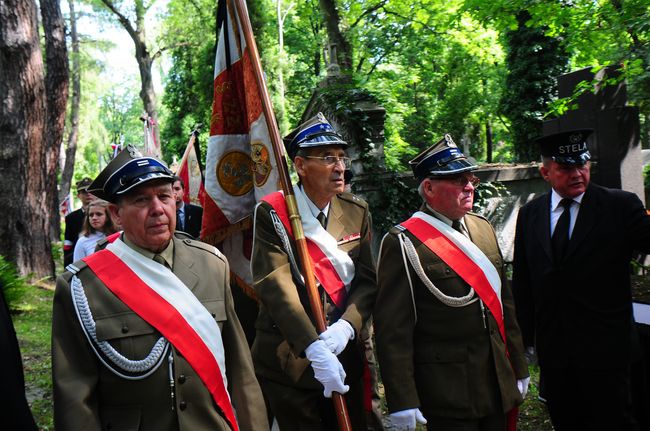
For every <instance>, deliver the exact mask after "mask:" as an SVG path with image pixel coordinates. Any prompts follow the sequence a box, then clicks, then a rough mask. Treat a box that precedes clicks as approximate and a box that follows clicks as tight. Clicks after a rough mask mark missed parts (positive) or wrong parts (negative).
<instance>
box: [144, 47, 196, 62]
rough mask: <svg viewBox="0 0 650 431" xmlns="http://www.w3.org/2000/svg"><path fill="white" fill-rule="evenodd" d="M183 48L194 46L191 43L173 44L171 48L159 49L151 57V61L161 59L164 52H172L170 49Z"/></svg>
mask: <svg viewBox="0 0 650 431" xmlns="http://www.w3.org/2000/svg"><path fill="white" fill-rule="evenodd" d="M183 46H193V45H192V43H190V42H178V43H173V44H171V45H169V46H163V47H161V48H159V49H158V51H156V52H155V53H153V54H152V55H151V61H155V60H156V59H157V58H158V57H160V56H161V55H162V53H163V52H164V51H167V50H170V49H176V48H180V47H183Z"/></svg>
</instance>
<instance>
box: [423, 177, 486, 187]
mask: <svg viewBox="0 0 650 431" xmlns="http://www.w3.org/2000/svg"><path fill="white" fill-rule="evenodd" d="M433 179H436V180H444V181H449V182H450V183H453V184H454V185H457V186H459V187H465V186H466V185H467V183H471V184H472V186H474V187H477V186H478V185H479V184H480V183H481V180H480V179H479V178H478V177H475V176H473V175H472V176H471V177H469V176H468V177H466V176H460V177H449V178H444V177H442V178H441V177H438V178H433Z"/></svg>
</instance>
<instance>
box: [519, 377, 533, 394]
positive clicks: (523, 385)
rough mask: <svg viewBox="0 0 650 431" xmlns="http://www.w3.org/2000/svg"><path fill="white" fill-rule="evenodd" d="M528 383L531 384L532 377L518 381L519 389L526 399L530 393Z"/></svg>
mask: <svg viewBox="0 0 650 431" xmlns="http://www.w3.org/2000/svg"><path fill="white" fill-rule="evenodd" d="M528 383H530V377H526V378H524V379H519V380H517V389H519V392H520V393H521V397H522V398H526V394H527V393H528Z"/></svg>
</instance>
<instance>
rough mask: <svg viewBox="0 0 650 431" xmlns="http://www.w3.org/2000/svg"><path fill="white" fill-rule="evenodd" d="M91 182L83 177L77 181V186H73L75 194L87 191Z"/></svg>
mask: <svg viewBox="0 0 650 431" xmlns="http://www.w3.org/2000/svg"><path fill="white" fill-rule="evenodd" d="M92 182H93V180H91V179H90V178H88V177H83V178H82V179H80V180H79V181H77V184H75V187H76V188H77V193H79V192H85V191H86V190H87V189H88V186H89V185H90V183H92Z"/></svg>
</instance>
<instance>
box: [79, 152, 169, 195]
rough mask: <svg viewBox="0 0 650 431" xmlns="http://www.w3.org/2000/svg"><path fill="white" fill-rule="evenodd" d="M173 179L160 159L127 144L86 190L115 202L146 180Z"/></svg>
mask: <svg viewBox="0 0 650 431" xmlns="http://www.w3.org/2000/svg"><path fill="white" fill-rule="evenodd" d="M158 179H164V180H167V181H169V182H170V183H171V182H173V181H174V174H173V173H172V171H170V170H169V168H167V166H165V164H164V163H162V162H161V161H159V160H157V159H155V158H153V157H145V156H143V155H142V154H141V153H140V151H138V150H137V149H136V148H135V147H134V146H133V145H130V144H129V145H127V146H126V148H125V149H124V150H122V151H121V152H120V153H119V154H118V155H117V156H116V157H115V158H114V159H113V160H111V162H110V163H109V164H108V165H107V166H106V167H105V168H104V170H103V171H101V172H100V173H99V175H98V176H97V178H95V181H93V183H92V184H91V185H90V186H89V187H88V192H90V193H92V194H93V195H95V196H97V197H98V198H100V199H104V200H107V201H109V202H113V203H115V202H116V201H117V199H118V198H119V197H120V196H122V195H124V194H125V193H127V192H128V191H129V190H132V189H133V188H134V187H137V186H139V185H141V184H144V183H146V182H148V181H152V180H158Z"/></svg>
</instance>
